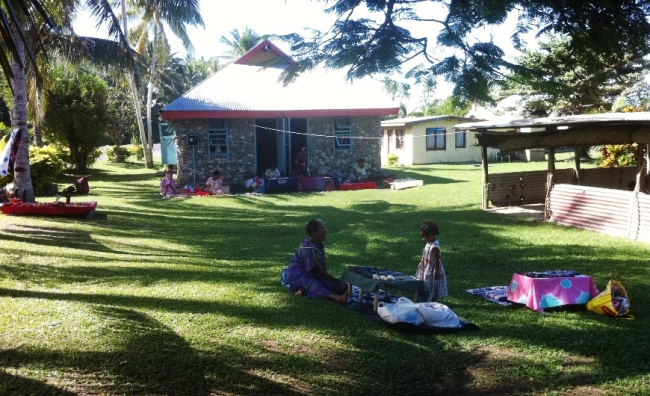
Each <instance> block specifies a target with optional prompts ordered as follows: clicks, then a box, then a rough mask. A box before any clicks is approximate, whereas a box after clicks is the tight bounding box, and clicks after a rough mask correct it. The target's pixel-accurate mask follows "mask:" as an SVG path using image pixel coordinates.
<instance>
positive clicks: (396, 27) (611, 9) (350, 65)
mask: <svg viewBox="0 0 650 396" xmlns="http://www.w3.org/2000/svg"><path fill="white" fill-rule="evenodd" d="M325 2H326V3H328V4H329V3H330V2H327V1H325ZM423 5H424V6H426V5H435V6H436V9H437V10H439V13H438V14H437V15H434V16H431V17H429V16H427V17H424V16H423V12H422V11H421V10H422V8H421V7H422V6H423ZM430 8H431V7H429V9H430ZM326 11H327V12H329V13H333V14H335V15H336V16H337V20H336V21H335V22H334V24H333V26H331V27H330V28H329V29H327V30H325V31H313V32H312V33H311V34H310V35H309V36H308V37H302V36H301V35H298V34H290V35H286V36H284V38H285V39H286V40H288V41H289V42H291V43H292V53H293V54H294V55H295V57H296V59H297V60H298V62H297V63H296V64H294V65H293V66H292V67H291V68H289V69H287V70H286V72H285V79H286V80H291V79H292V78H295V77H296V76H297V75H299V74H300V73H302V72H303V71H305V70H308V69H312V68H314V67H315V66H316V65H318V64H325V66H327V67H330V68H346V69H347V71H348V76H349V77H350V78H358V77H362V76H365V75H371V74H377V73H379V74H381V73H393V72H401V69H402V67H403V66H404V64H405V63H407V62H414V63H416V66H415V67H412V68H410V70H408V71H407V72H406V76H408V77H412V78H415V80H416V81H417V82H423V81H425V80H426V78H428V77H430V76H444V77H445V78H446V79H447V80H448V81H450V82H452V83H454V85H455V88H454V91H453V96H455V97H458V98H462V99H467V100H470V101H475V102H483V103H492V102H493V101H494V98H493V91H494V88H495V85H499V84H502V83H503V82H504V80H505V77H504V72H505V71H507V70H510V71H516V72H517V73H519V74H523V73H525V72H526V70H525V68H524V67H522V66H521V65H518V64H516V63H511V62H508V61H507V60H505V59H504V51H503V50H502V49H501V48H500V47H499V46H497V45H496V44H494V42H493V40H492V38H491V37H490V36H489V35H486V34H485V33H484V31H482V30H481V29H485V28H486V27H489V26H498V25H501V24H503V23H504V22H505V20H506V18H507V17H508V15H509V14H510V13H511V12H517V15H518V24H517V27H516V29H515V31H514V32H513V34H512V36H511V41H512V43H513V45H514V46H515V48H517V49H520V50H521V49H524V48H525V47H526V43H525V41H524V39H523V37H524V35H526V34H529V33H536V34H537V35H538V36H539V35H541V34H545V33H549V34H553V35H558V36H566V37H570V38H571V39H572V44H573V45H572V47H571V54H572V56H574V57H576V58H581V59H582V58H584V59H585V60H587V59H589V61H590V62H593V63H594V64H595V65H597V67H602V66H603V65H602V64H601V63H602V62H603V59H602V58H600V57H599V56H598V55H600V54H612V55H615V56H619V57H623V56H625V55H627V54H629V55H632V56H633V57H638V56H641V55H644V54H647V53H648V52H650V51H649V48H650V22H649V21H648V18H647V17H648V14H649V13H650V2H649V1H647V0H618V1H611V0H563V1H557V0H535V1H532V0H517V1H514V0H489V1H486V0H450V1H446V2H443V1H440V0H431V1H424V0H422V1H413V0H382V1H376V0H339V1H336V2H334V3H333V4H332V5H331V6H330V7H328V8H327V9H326ZM427 14H428V15H429V14H431V13H430V11H427ZM414 21H415V22H417V23H420V24H428V25H429V26H430V27H431V31H437V32H438V34H437V37H436V39H435V41H434V40H430V39H429V38H428V37H418V36H415V35H414V34H413V33H412V32H411V31H409V30H408V29H407V28H406V27H405V26H406V24H407V23H409V24H411V23H413V22H414Z"/></svg>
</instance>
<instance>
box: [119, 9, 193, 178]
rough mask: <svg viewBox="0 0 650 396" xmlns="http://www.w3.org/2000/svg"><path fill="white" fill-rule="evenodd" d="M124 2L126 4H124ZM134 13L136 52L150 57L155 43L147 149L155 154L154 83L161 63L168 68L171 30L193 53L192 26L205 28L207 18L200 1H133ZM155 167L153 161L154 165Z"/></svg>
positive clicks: (148, 90)
mask: <svg viewBox="0 0 650 396" xmlns="http://www.w3.org/2000/svg"><path fill="white" fill-rule="evenodd" d="M123 1H124V0H123ZM130 5H131V6H132V8H131V10H130V12H131V13H134V14H135V15H136V17H137V19H138V21H139V22H138V23H137V24H136V26H135V28H134V29H133V31H132V32H131V35H132V36H133V37H136V38H137V39H136V41H135V42H136V45H135V50H136V52H138V53H140V54H142V55H144V54H146V53H147V44H148V43H150V42H151V43H152V46H151V47H150V48H151V50H150V51H149V54H148V55H149V62H150V63H149V76H148V82H147V102H146V103H147V147H145V152H146V151H148V152H149V153H151V149H152V144H153V136H152V135H153V131H152V129H153V128H152V118H151V108H152V104H153V87H154V81H155V80H157V76H156V75H157V72H158V67H157V66H158V60H159V59H160V61H161V62H160V63H161V64H165V63H167V62H168V61H169V59H170V50H169V42H168V40H167V30H171V32H172V33H173V34H174V35H176V36H177V37H178V38H180V39H181V42H182V43H183V46H184V47H185V49H186V50H187V51H188V53H190V54H191V53H192V52H193V51H194V47H193V46H192V42H191V41H190V39H189V36H188V35H187V27H188V26H190V25H191V26H201V27H203V26H204V25H203V18H201V14H200V13H199V5H198V0H176V1H160V0H133V1H132V2H131V3H130ZM147 166H148V167H149V164H147ZM151 167H153V161H152V162H151Z"/></svg>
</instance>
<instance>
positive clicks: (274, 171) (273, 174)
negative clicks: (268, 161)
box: [264, 166, 282, 179]
mask: <svg viewBox="0 0 650 396" xmlns="http://www.w3.org/2000/svg"><path fill="white" fill-rule="evenodd" d="M264 177H266V178H267V179H279V178H281V177H282V175H281V174H280V171H279V170H278V167H277V166H273V167H271V168H269V169H267V170H266V172H264Z"/></svg>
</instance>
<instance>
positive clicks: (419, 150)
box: [381, 115, 497, 165]
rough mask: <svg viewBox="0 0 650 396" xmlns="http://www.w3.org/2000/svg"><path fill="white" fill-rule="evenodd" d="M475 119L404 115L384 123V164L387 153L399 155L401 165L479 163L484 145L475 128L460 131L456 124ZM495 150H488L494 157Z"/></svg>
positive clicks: (382, 123)
mask: <svg viewBox="0 0 650 396" xmlns="http://www.w3.org/2000/svg"><path fill="white" fill-rule="evenodd" d="M471 120H474V121H477V120H476V119H472V118H467V117H456V116H448V115H441V116H428V117H405V118H396V119H392V120H384V121H382V122H381V129H382V145H381V160H382V163H386V162H387V161H388V156H389V155H390V154H394V155H396V156H397V157H399V163H400V164H402V165H420V164H434V163H443V162H444V163H463V162H479V161H480V160H481V148H480V146H478V145H477V143H476V137H475V133H474V132H472V131H469V132H467V131H458V130H456V128H454V125H456V124H458V123H459V122H467V121H471ZM496 153H497V150H496V149H488V155H489V156H490V158H495V156H496Z"/></svg>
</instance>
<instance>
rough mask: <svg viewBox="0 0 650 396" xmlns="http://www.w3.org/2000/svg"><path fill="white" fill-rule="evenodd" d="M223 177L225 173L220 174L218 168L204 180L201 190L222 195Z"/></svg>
mask: <svg viewBox="0 0 650 396" xmlns="http://www.w3.org/2000/svg"><path fill="white" fill-rule="evenodd" d="M224 179H225V175H222V174H221V172H219V171H218V170H216V171H214V172H212V177H211V178H209V179H208V181H206V182H205V186H204V187H203V191H207V192H209V193H210V195H222V194H223V180H224Z"/></svg>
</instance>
